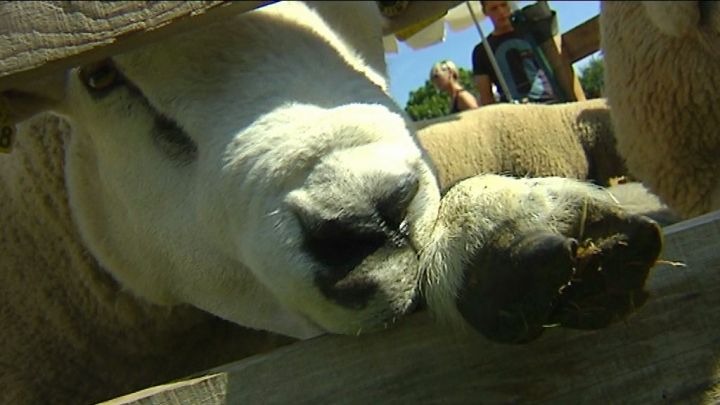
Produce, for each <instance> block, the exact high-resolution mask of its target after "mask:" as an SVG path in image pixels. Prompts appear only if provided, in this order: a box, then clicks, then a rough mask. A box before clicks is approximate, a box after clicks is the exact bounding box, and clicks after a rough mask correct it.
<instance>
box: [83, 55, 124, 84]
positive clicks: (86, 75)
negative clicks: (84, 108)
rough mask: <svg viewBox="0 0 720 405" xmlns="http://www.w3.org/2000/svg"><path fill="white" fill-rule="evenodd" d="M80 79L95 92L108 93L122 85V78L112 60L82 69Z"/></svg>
mask: <svg viewBox="0 0 720 405" xmlns="http://www.w3.org/2000/svg"><path fill="white" fill-rule="evenodd" d="M80 78H81V79H82V81H83V83H84V84H85V86H86V87H87V88H88V89H89V90H91V91H95V92H104V91H108V90H110V89H112V88H114V87H115V86H117V85H118V84H120V83H122V76H121V75H120V72H118V70H117V68H116V67H115V64H113V62H112V60H110V59H106V60H104V61H101V62H97V63H94V64H91V65H87V66H84V67H82V68H80Z"/></svg>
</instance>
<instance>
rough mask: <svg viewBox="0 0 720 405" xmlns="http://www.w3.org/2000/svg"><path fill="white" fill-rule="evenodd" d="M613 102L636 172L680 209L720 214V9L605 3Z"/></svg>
mask: <svg viewBox="0 0 720 405" xmlns="http://www.w3.org/2000/svg"><path fill="white" fill-rule="evenodd" d="M600 27H601V36H602V37H601V44H602V48H603V54H604V60H605V95H606V97H607V99H608V104H609V106H610V108H611V109H612V114H613V122H614V125H615V131H614V132H615V137H616V139H617V147H618V151H619V152H620V154H621V155H622V156H623V157H624V158H625V160H626V163H627V165H628V168H629V170H630V171H631V172H632V173H633V175H635V176H636V177H637V178H639V179H640V180H642V182H643V183H644V184H646V185H647V186H648V188H649V189H650V190H651V191H652V192H653V193H655V194H657V195H658V196H660V197H661V198H662V200H663V201H664V202H665V203H667V204H668V205H669V206H670V207H671V208H672V209H673V210H675V211H676V212H678V214H680V215H682V216H684V217H692V216H696V215H700V214H703V213H706V212H708V211H711V210H716V209H719V208H720V178H719V177H718V173H720V110H719V107H718V106H719V105H720V75H719V74H718V72H720V7H719V6H718V3H716V2H710V1H700V2H698V1H676V2H669V1H668V2H652V1H648V2H645V1H643V2H632V1H631V2H614V1H608V2H602V6H601V12H600Z"/></svg>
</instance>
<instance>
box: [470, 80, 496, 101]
mask: <svg viewBox="0 0 720 405" xmlns="http://www.w3.org/2000/svg"><path fill="white" fill-rule="evenodd" d="M473 79H474V81H475V87H477V90H478V93H479V94H480V105H490V104H494V103H495V97H493V92H492V82H491V81H490V76H488V75H479V76H473Z"/></svg>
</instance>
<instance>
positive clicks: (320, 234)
mask: <svg viewBox="0 0 720 405" xmlns="http://www.w3.org/2000/svg"><path fill="white" fill-rule="evenodd" d="M394 184H395V185H394V186H393V187H390V188H389V189H388V190H385V189H383V190H382V192H380V191H378V192H377V194H376V196H371V197H370V199H369V201H374V203H372V204H370V205H369V206H366V210H362V211H358V212H347V211H346V212H342V213H338V214H337V215H334V216H332V217H330V218H324V217H323V216H322V215H321V214H313V213H310V212H304V213H299V214H298V218H299V219H300V223H301V226H302V230H303V237H304V246H303V247H304V249H305V250H306V251H307V252H308V253H309V254H310V255H311V256H313V258H314V259H315V260H317V261H318V263H320V264H322V265H325V266H328V267H329V268H332V269H333V271H334V272H336V273H338V274H347V273H349V272H350V271H352V269H354V268H355V267H356V266H358V265H359V264H360V263H362V261H363V260H364V259H365V258H366V257H367V256H369V255H371V254H373V253H374V252H375V251H376V250H377V249H379V248H381V247H383V246H385V245H388V246H392V247H396V248H402V247H405V246H407V245H408V225H407V223H406V215H407V210H408V207H409V205H410V203H411V202H412V200H413V198H414V197H415V195H416V194H417V192H418V188H419V181H418V178H417V176H415V175H408V176H404V177H403V178H402V179H401V180H400V181H399V182H395V183H394Z"/></svg>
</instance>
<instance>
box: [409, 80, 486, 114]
mask: <svg viewBox="0 0 720 405" xmlns="http://www.w3.org/2000/svg"><path fill="white" fill-rule="evenodd" d="M458 70H459V71H460V83H462V85H463V86H464V87H465V89H466V90H468V91H469V92H471V93H472V94H473V95H474V96H475V97H476V98H478V99H479V96H478V94H477V92H476V91H475V86H474V85H473V80H472V72H471V71H469V70H467V69H463V68H458ZM405 111H406V112H407V113H408V115H410V118H412V119H413V121H419V120H426V119H430V118H437V117H442V116H445V115H448V113H449V111H450V96H449V95H448V94H445V93H443V92H441V91H439V90H438V89H436V88H435V86H433V84H432V83H431V82H430V79H428V80H425V84H424V85H423V86H421V87H419V88H417V89H416V90H414V91H411V92H410V97H409V98H408V102H407V105H406V106H405Z"/></svg>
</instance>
